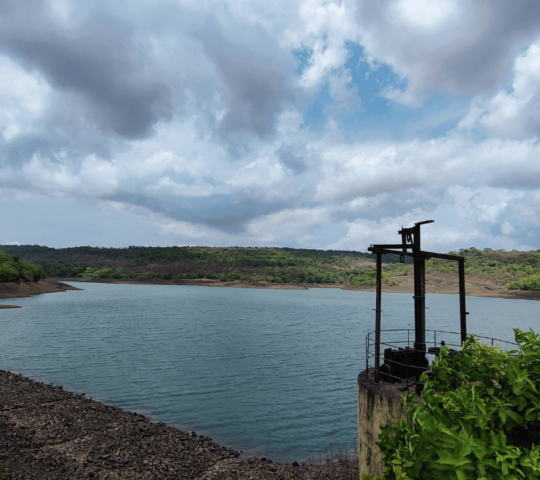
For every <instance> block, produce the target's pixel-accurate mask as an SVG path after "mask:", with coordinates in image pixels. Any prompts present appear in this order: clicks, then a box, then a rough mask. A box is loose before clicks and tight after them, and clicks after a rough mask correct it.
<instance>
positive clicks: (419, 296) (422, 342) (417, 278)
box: [413, 225, 426, 350]
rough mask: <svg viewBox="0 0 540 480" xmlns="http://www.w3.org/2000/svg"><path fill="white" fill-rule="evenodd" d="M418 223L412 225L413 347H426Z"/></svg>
mask: <svg viewBox="0 0 540 480" xmlns="http://www.w3.org/2000/svg"><path fill="white" fill-rule="evenodd" d="M421 248H422V247H421V243H420V225H416V226H415V227H414V250H413V251H414V330H415V338H414V348H415V350H425V349H426V261H425V260H424V258H423V257H422V251H421Z"/></svg>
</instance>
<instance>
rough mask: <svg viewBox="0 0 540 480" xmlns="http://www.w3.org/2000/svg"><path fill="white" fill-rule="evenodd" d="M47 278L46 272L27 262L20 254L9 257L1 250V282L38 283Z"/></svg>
mask: <svg viewBox="0 0 540 480" xmlns="http://www.w3.org/2000/svg"><path fill="white" fill-rule="evenodd" d="M42 278H45V272H43V270H42V269H41V268H40V267H38V266H37V265H34V264H32V263H29V262H25V261H24V260H23V259H22V258H21V256H20V255H19V254H18V253H15V254H13V255H7V254H6V253H5V252H4V251H3V250H0V282H20V281H21V280H24V281H27V282H37V281H39V280H41V279H42Z"/></svg>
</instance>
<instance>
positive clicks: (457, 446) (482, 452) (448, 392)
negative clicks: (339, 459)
mask: <svg viewBox="0 0 540 480" xmlns="http://www.w3.org/2000/svg"><path fill="white" fill-rule="evenodd" d="M514 331H515V338H516V343H517V344H518V347H517V349H516V350H515V351H510V352H506V351H503V350H501V349H500V348H498V347H497V346H495V347H491V346H488V345H486V344H482V343H479V342H478V341H477V340H475V339H474V337H470V338H469V339H468V340H467V342H465V343H464V345H463V347H462V349H461V351H460V352H459V354H458V355H456V356H453V355H452V354H451V353H450V350H449V348H448V347H442V348H441V353H440V355H439V356H438V358H437V359H436V360H435V362H434V364H433V365H432V367H431V372H430V373H429V374H423V376H422V381H423V382H425V386H424V391H423V392H422V398H423V403H421V404H417V403H414V402H413V401H412V400H413V397H414V394H410V395H407V396H406V398H405V405H406V407H407V410H408V417H409V421H408V422H404V421H403V420H399V421H398V422H397V424H396V425H387V426H385V427H383V430H382V432H381V434H380V436H379V441H378V443H377V444H378V445H379V447H380V448H381V451H382V453H383V456H384V462H385V467H386V468H385V479H386V480H394V479H395V480H413V479H432V478H458V479H459V480H469V479H471V480H472V479H475V480H476V479H478V480H492V479H493V480H495V479H496V480H499V479H501V478H505V479H513V480H517V479H532V478H540V445H539V444H538V436H539V435H540V396H539V392H538V385H540V338H539V336H538V335H536V334H535V333H534V332H533V331H532V330H531V331H530V332H522V331H520V330H519V329H515V330H514ZM364 478H369V476H368V475H366V476H364Z"/></svg>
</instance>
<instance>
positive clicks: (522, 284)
mask: <svg viewBox="0 0 540 480" xmlns="http://www.w3.org/2000/svg"><path fill="white" fill-rule="evenodd" d="M508 289H509V290H532V291H535V292H537V291H539V290H540V275H531V276H530V277H525V278H521V279H519V280H516V281H514V282H509V283H508Z"/></svg>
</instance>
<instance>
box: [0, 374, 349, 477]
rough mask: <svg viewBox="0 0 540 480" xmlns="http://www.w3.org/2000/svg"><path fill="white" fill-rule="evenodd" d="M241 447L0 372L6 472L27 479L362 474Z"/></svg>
mask: <svg viewBox="0 0 540 480" xmlns="http://www.w3.org/2000/svg"><path fill="white" fill-rule="evenodd" d="M239 455H240V452H237V451H235V450H232V449H228V448H225V447H220V446H219V445H218V444H216V443H215V442H214V441H213V440H211V439H210V438H208V437H203V436H197V435H196V434H195V432H193V433H190V432H186V431H182V430H179V429H177V428H173V427H170V426H168V425H165V424H164V423H152V422H150V421H149V420H148V419H147V418H145V417H144V416H143V415H140V414H137V413H133V412H127V411H124V410H121V409H120V408H117V407H111V406H107V405H103V404H102V403H99V402H96V401H95V400H92V399H88V398H85V397H84V395H77V394H74V393H71V392H66V391H64V390H62V388H61V387H53V386H50V385H45V384H42V383H39V382H35V381H33V380H31V379H29V378H26V377H23V376H21V375H16V374H13V373H10V372H7V371H3V370H0V476H1V474H2V473H4V472H6V469H7V472H8V475H7V478H25V479H40V480H41V479H45V478H47V479H83V478H84V479H88V478H99V479H130V480H135V479H160V480H161V479H200V480H210V479H215V480H226V479H227V480H228V479H231V478H242V479H244V478H245V479H266V478H269V479H270V478H272V479H273V478H275V479H278V478H279V479H292V478H295V479H296V478H297V479H323V478H346V479H348V478H350V479H353V478H354V479H357V478H358V467H357V461H353V462H342V463H337V464H327V465H320V466H313V465H311V466H299V465H297V464H296V465H295V463H296V462H294V463H293V464H275V463H272V462H271V461H270V460H267V459H265V458H262V459H258V458H250V459H246V460H240V459H239V458H238V457H239Z"/></svg>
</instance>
